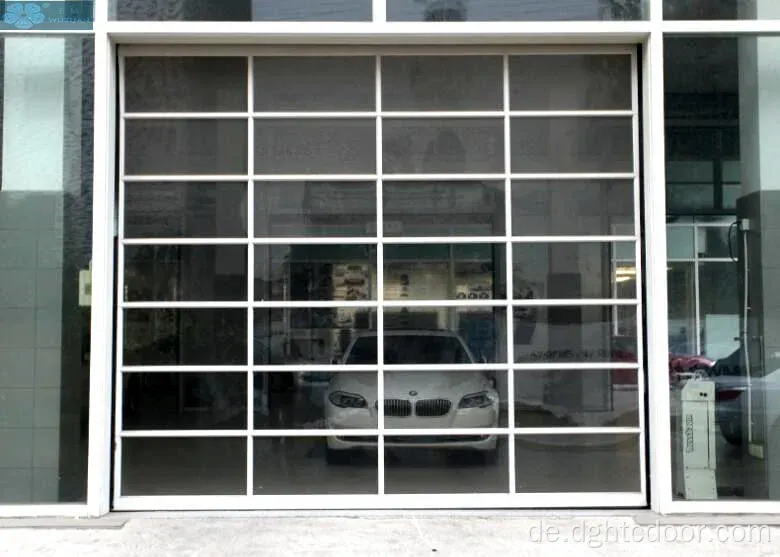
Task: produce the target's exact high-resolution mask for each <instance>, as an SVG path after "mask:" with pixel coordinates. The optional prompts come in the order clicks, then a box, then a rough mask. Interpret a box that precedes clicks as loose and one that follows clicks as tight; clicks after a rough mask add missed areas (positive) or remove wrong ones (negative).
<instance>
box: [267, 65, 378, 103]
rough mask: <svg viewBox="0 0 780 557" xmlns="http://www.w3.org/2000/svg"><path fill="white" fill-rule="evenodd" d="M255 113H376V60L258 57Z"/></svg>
mask: <svg viewBox="0 0 780 557" xmlns="http://www.w3.org/2000/svg"><path fill="white" fill-rule="evenodd" d="M253 71H254V79H255V83H254V87H255V92H254V96H255V110H256V111H258V112H273V111H277V112H297V111H301V112H316V111H342V110H344V111H361V110H367V111H371V110H375V108H376V92H375V89H374V81H375V79H376V58H374V57H368V56H350V57H345V58H334V57H329V56H317V57H308V58H299V57H283V58H280V57H278V56H274V57H255V58H254V69H253Z"/></svg>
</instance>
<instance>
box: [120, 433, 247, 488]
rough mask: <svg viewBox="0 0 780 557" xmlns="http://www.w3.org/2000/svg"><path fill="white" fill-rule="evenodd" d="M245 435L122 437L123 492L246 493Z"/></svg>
mask: <svg viewBox="0 0 780 557" xmlns="http://www.w3.org/2000/svg"><path fill="white" fill-rule="evenodd" d="M246 443H247V441H246V437H237V438H218V437H209V438H186V437H174V438H170V437H166V438H163V439H154V438H143V437H142V438H125V439H122V495H128V496H133V495H245V494H246Z"/></svg>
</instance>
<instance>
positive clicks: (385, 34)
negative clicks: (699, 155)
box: [0, 0, 780, 516]
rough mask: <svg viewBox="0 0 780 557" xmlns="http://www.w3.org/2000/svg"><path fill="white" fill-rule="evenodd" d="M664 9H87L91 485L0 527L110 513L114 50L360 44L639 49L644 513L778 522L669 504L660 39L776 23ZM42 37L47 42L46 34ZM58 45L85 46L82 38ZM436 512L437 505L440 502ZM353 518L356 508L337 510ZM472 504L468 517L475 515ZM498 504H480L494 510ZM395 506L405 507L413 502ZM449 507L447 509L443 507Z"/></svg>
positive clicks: (24, 508) (769, 509) (8, 509)
mask: <svg viewBox="0 0 780 557" xmlns="http://www.w3.org/2000/svg"><path fill="white" fill-rule="evenodd" d="M663 1H664V0H647V2H648V6H649V19H648V20H646V21H639V22H587V23H580V22H571V23H570V22H549V23H545V22H519V23H518V22H513V23H495V24H493V23H490V24H485V23H476V22H475V23H441V22H438V23H425V24H415V23H408V24H390V23H386V22H385V4H384V1H383V0H373V4H374V22H373V23H365V24H340V25H339V26H338V29H334V26H332V25H330V24H317V23H289V24H286V23H274V24H260V23H227V22H224V23H215V22H203V23H200V22H190V23H181V22H170V23H159V22H137V23H136V22H133V23H127V22H115V21H109V6H108V0H99V1H98V2H96V3H95V23H94V30H93V32H92V35H93V36H94V38H95V106H94V127H95V142H94V149H95V150H94V204H93V212H94V213H93V224H94V226H93V247H92V250H93V257H92V260H93V266H92V274H93V297H92V301H93V305H92V354H91V364H90V409H89V415H90V424H89V477H88V490H87V503H86V504H79V505H0V516H87V515H89V516H99V515H102V514H105V513H107V512H108V511H109V508H110V498H109V497H110V495H109V494H110V478H111V443H112V440H111V439H112V436H111V425H112V423H111V408H112V397H111V389H112V373H110V371H109V370H111V369H112V368H113V359H112V350H113V335H112V327H113V323H114V320H113V307H114V295H113V294H114V292H113V277H114V275H113V273H114V266H113V264H114V257H115V253H114V246H113V237H114V218H113V215H114V197H113V188H114V184H115V174H114V162H115V160H114V154H115V149H116V143H115V140H116V129H117V128H116V122H115V119H114V116H115V114H116V106H115V96H114V94H115V91H116V90H117V87H116V70H117V68H116V64H115V55H116V48H117V45H119V44H133V43H135V44H137V43H151V44H162V43H167V44H189V45H192V47H194V48H198V47H197V45H198V44H215V43H222V44H225V43H248V44H269V45H283V44H318V45H328V44H331V45H332V44H338V45H346V44H348V45H353V47H354V48H358V49H359V48H360V46H361V45H366V44H387V45H399V44H410V43H414V44H427V45H433V44H445V45H450V46H452V45H464V44H469V45H484V44H515V45H516V44H540V43H543V44H583V43H585V44H604V43H617V44H625V45H642V54H643V56H642V80H641V89H642V97H643V104H642V108H643V118H642V124H643V126H642V130H643V134H642V138H643V154H644V164H643V168H642V170H643V173H644V176H643V178H644V179H643V182H644V196H643V200H644V210H645V214H644V220H643V225H644V227H645V229H644V233H645V234H644V235H645V238H646V241H645V256H646V257H645V259H646V267H645V286H646V295H647V298H648V300H651V302H652V303H650V304H648V306H647V308H646V311H645V315H646V319H647V323H648V327H647V330H646V338H647V341H646V342H647V344H646V348H647V356H646V357H647V365H648V371H649V373H648V389H649V392H648V395H649V396H648V413H647V415H648V427H647V433H648V434H649V444H648V453H649V461H648V465H649V480H650V481H649V493H650V505H651V508H652V509H653V510H655V511H658V512H662V513H697V512H703V513H712V512H722V513H780V502H778V501H707V502H685V501H673V500H672V488H671V449H670V447H671V445H670V443H671V439H670V434H669V426H670V422H669V415H668V413H669V391H668V389H669V385H668V374H667V373H666V359H667V349H668V346H667V342H668V341H667V338H668V337H667V333H668V324H667V323H666V316H667V299H666V245H665V239H666V230H665V224H666V222H665V217H666V215H665V199H664V194H663V192H664V186H665V179H664V176H665V168H664V99H663V94H664V87H663V38H664V37H665V36H674V35H693V36H696V35H699V36H704V35H711V34H721V35H724V34H728V35H740V36H756V35H778V34H780V20H755V21H754V20H747V21H664V20H663V19H662V15H661V14H662V6H663ZM2 34H3V35H4V36H19V35H27V34H29V35H36V34H39V33H36V32H34V31H33V32H22V31H4V32H3V33H2ZM48 34H51V33H50V32H49V33H48ZM57 34H60V35H65V34H75V35H84V34H85V33H84V32H82V31H79V32H73V31H62V32H59V33H57ZM442 502H443V503H446V502H447V501H446V499H445V500H443V501H442ZM546 502H547V503H548V506H551V507H555V506H560V507H574V506H582V507H587V506H590V505H592V504H593V499H592V497H591V496H590V495H589V494H585V495H581V496H575V497H570V496H566V497H564V498H563V499H561V498H560V497H558V496H549V497H548V498H547V500H546ZM274 503H275V505H274V506H275V507H276V508H279V509H283V508H291V507H290V506H289V505H290V500H289V499H283V500H279V501H275V502H274ZM345 503H346V504H347V505H349V506H350V507H353V508H357V507H358V506H359V505H356V504H354V502H352V501H349V500H347V501H345ZM480 503H481V501H480V500H478V498H472V499H470V500H469V501H468V502H467V503H466V505H467V506H469V507H479V506H483V505H481V504H480ZM495 505H496V501H484V506H485V507H493V506H495ZM198 506H199V507H201V508H213V509H215V510H218V509H220V508H222V507H221V505H220V504H219V503H218V502H209V501H207V500H204V499H201V500H200V502H199V505H198ZM401 506H405V507H407V506H408V507H411V506H414V505H413V501H409V504H402V502H401ZM445 506H447V505H445Z"/></svg>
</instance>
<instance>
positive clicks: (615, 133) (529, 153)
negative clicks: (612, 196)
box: [511, 117, 633, 173]
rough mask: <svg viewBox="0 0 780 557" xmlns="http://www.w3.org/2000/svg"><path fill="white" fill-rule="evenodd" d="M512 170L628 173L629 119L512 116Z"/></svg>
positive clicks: (630, 151) (630, 149)
mask: <svg viewBox="0 0 780 557" xmlns="http://www.w3.org/2000/svg"><path fill="white" fill-rule="evenodd" d="M511 128H512V129H511V134H512V139H511V147H512V172H513V173H533V172H631V171H632V170H633V132H632V128H631V118H629V117H626V118H614V117H608V118H602V117H580V118H573V117H568V118H562V117H558V118H512V121H511Z"/></svg>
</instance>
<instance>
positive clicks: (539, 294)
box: [512, 242, 636, 299]
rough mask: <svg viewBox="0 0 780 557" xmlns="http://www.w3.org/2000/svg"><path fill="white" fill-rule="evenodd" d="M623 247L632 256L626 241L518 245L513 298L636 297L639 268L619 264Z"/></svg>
mask: <svg viewBox="0 0 780 557" xmlns="http://www.w3.org/2000/svg"><path fill="white" fill-rule="evenodd" d="M621 248H622V250H623V251H626V252H627V255H633V251H634V249H633V248H634V246H633V244H631V243H627V242H622V243H613V244H608V243H601V242H598V243H596V242H588V243H570V242H555V243H546V244H515V245H514V246H513V248H512V252H513V255H512V270H513V275H514V280H513V284H514V298H515V299H528V298H548V299H555V298H559V299H566V298H601V299H609V298H636V267H635V266H634V263H633V261H631V260H628V261H618V259H617V256H618V253H617V252H618V250H619V249H621ZM632 259H633V257H632Z"/></svg>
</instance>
